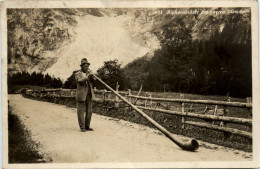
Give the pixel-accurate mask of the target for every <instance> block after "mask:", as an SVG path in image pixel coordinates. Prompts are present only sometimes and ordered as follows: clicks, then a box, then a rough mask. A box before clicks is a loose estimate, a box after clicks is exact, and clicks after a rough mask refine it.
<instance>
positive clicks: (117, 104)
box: [115, 82, 119, 108]
mask: <svg viewBox="0 0 260 169" xmlns="http://www.w3.org/2000/svg"><path fill="white" fill-rule="evenodd" d="M118 89H119V85H118V82H117V83H116V92H117V93H118ZM115 107H116V108H118V107H119V102H118V97H117V96H116V102H115Z"/></svg>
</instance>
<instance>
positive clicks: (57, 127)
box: [8, 95, 252, 163]
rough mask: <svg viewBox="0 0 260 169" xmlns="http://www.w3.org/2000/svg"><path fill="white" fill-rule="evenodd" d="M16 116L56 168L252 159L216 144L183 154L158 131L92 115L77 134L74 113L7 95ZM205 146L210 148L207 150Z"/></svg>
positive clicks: (248, 155) (242, 153) (68, 109)
mask: <svg viewBox="0 0 260 169" xmlns="http://www.w3.org/2000/svg"><path fill="white" fill-rule="evenodd" d="M8 97H9V101H10V106H11V107H12V108H13V113H15V114H17V115H18V116H19V117H20V119H21V121H22V122H23V123H24V125H25V126H26V127H27V128H28V129H29V130H30V131H31V133H32V139H33V140H35V141H38V142H40V144H41V146H40V148H39V151H40V152H41V153H43V154H45V155H46V157H47V156H48V157H50V158H52V160H53V162H54V163H57V162H66V163H76V162H166V161H168V162H175V161H226V160H228V161H234V160H252V153H245V152H242V151H238V150H232V149H229V148H224V147H221V146H216V145H212V144H207V143H206V144H205V143H202V142H199V143H200V144H204V145H206V146H201V147H200V148H199V150H198V151H197V152H188V151H183V150H181V149H180V148H179V147H178V146H176V145H175V144H174V143H173V142H171V141H170V140H169V139H167V138H166V137H165V136H163V135H161V134H159V132H158V131H157V130H154V129H150V128H148V127H146V126H142V125H138V124H134V123H130V122H127V121H122V120H118V119H112V118H109V117H105V116H100V115H96V114H93V117H92V127H93V128H94V129H95V131H94V132H86V133H82V132H80V130H79V127H78V123H77V116H76V109H75V108H68V107H66V106H62V105H57V104H52V103H48V102H40V101H35V100H31V99H27V98H24V97H22V96H21V95H8ZM206 147H207V148H206Z"/></svg>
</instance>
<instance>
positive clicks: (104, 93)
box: [103, 89, 106, 102]
mask: <svg viewBox="0 0 260 169" xmlns="http://www.w3.org/2000/svg"><path fill="white" fill-rule="evenodd" d="M103 95H104V102H105V101H106V89H105V90H104V94H103Z"/></svg>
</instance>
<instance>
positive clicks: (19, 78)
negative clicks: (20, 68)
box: [8, 72, 62, 88]
mask: <svg viewBox="0 0 260 169" xmlns="http://www.w3.org/2000/svg"><path fill="white" fill-rule="evenodd" d="M13 85H32V86H43V87H49V88H61V87H62V81H61V80H60V79H59V78H55V77H51V76H50V75H49V74H46V75H44V74H42V73H36V72H33V73H32V74H30V73H28V72H21V73H20V72H18V73H15V74H12V75H11V74H8V87H10V88H12V86H13Z"/></svg>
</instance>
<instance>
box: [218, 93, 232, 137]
mask: <svg viewBox="0 0 260 169" xmlns="http://www.w3.org/2000/svg"><path fill="white" fill-rule="evenodd" d="M227 102H230V97H228V99H227ZM227 113H228V107H227V106H224V114H223V116H227ZM220 126H221V127H226V123H225V122H223V121H221V122H220ZM230 137H233V135H232V134H230V133H226V132H224V140H226V139H228V138H230Z"/></svg>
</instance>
